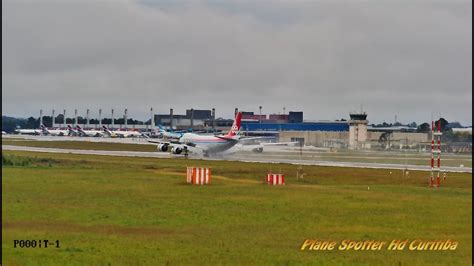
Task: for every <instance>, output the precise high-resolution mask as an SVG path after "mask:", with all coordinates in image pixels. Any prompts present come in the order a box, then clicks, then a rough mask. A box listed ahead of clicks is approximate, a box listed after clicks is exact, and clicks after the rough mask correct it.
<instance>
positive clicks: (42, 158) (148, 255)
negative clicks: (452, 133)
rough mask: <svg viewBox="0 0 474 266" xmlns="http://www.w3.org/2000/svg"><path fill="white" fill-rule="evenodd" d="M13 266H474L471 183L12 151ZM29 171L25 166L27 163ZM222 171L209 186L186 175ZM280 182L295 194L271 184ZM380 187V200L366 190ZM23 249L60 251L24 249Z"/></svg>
mask: <svg viewBox="0 0 474 266" xmlns="http://www.w3.org/2000/svg"><path fill="white" fill-rule="evenodd" d="M4 161H8V162H9V163H4V164H3V167H2V176H3V179H2V185H3V188H2V216H3V217H2V230H3V236H2V251H3V261H2V264H4V265H37V264H40V265H64V264H66V265H90V264H99V265H107V264H109V263H110V264H111V265H116V264H120V265H121V264H125V265H130V264H133V265H156V264H158V265H160V264H170V265H175V264H194V265H200V264H206V265H213V264H252V265H262V264H272V265H274V264H283V265H300V264H318V265H324V264H328V265H334V264H336V265H362V264H364V265H366V264H372V265H381V264H385V265H399V263H401V264H402V265H417V264H424V265H433V264H436V265H440V264H441V265H466V264H470V263H471V260H472V253H471V248H472V236H471V235H472V211H471V207H472V178H471V175H470V174H462V173H452V174H450V175H449V176H448V180H447V181H445V182H444V183H443V184H442V187H441V188H439V189H431V188H428V187H427V186H426V185H427V180H428V173H427V172H417V171H410V173H409V176H408V177H402V173H401V171H393V170H392V174H390V173H389V170H380V169H354V168H337V167H318V166H305V167H304V168H303V171H304V172H305V178H304V180H296V179H295V174H296V166H294V165H288V164H259V163H240V162H225V161H201V160H190V159H189V160H186V159H153V158H124V157H113V156H90V155H71V154H48V153H34V152H19V151H3V153H2V162H4ZM24 162H26V163H24ZM187 165H189V166H192V165H196V166H208V167H212V173H213V181H212V185H209V186H199V187H197V186H191V185H186V184H185V182H184V180H185V167H186V166H187ZM269 170H272V171H274V172H279V171H281V172H282V173H284V174H285V175H286V181H287V185H286V186H284V187H271V186H267V185H263V184H262V182H261V181H262V180H263V178H264V176H265V174H266V173H267V171H269ZM368 187H370V190H368ZM307 238H317V239H326V240H334V241H337V242H340V241H342V240H343V239H354V240H367V239H373V240H380V241H391V240H392V239H410V240H414V239H428V240H436V239H451V240H456V241H459V246H458V249H457V250H456V251H408V250H405V251H386V250H382V251H358V252H355V251H349V252H348V251H337V250H335V251H300V250H299V248H300V246H301V243H302V242H303V241H304V240H305V239H307ZM14 239H48V240H50V241H55V240H59V241H60V243H61V248H59V249H54V248H51V249H50V248H48V249H18V248H17V249H14V248H13V240H14Z"/></svg>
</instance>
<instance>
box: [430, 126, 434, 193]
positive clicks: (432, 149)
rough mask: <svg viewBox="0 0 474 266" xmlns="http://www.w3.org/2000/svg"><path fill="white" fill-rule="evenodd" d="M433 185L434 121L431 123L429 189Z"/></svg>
mask: <svg viewBox="0 0 474 266" xmlns="http://www.w3.org/2000/svg"><path fill="white" fill-rule="evenodd" d="M433 184H434V121H433V120H432V121H431V176H430V187H432V186H433Z"/></svg>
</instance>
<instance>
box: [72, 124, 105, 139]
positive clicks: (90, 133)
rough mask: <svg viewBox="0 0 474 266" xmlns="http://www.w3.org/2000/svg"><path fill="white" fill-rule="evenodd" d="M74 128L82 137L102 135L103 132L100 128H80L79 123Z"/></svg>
mask: <svg viewBox="0 0 474 266" xmlns="http://www.w3.org/2000/svg"><path fill="white" fill-rule="evenodd" d="M76 130H77V132H78V133H79V135H80V136H83V137H103V136H104V132H103V131H101V130H93V129H91V130H89V129H82V128H81V127H80V126H79V125H77V126H76Z"/></svg>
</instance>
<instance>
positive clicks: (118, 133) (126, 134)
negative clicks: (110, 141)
mask: <svg viewBox="0 0 474 266" xmlns="http://www.w3.org/2000/svg"><path fill="white" fill-rule="evenodd" d="M102 129H103V130H104V132H105V133H106V134H107V135H109V136H110V137H112V138H115V137H119V138H130V137H143V136H144V135H143V134H142V133H141V132H139V131H135V130H123V131H122V130H110V129H108V128H107V127H106V126H102Z"/></svg>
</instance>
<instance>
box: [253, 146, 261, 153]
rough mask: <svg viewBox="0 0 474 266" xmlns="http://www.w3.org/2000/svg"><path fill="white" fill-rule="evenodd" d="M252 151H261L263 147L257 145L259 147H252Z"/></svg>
mask: <svg viewBox="0 0 474 266" xmlns="http://www.w3.org/2000/svg"><path fill="white" fill-rule="evenodd" d="M252 152H256V153H261V152H263V147H262V146H259V147H257V148H253V149H252Z"/></svg>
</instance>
